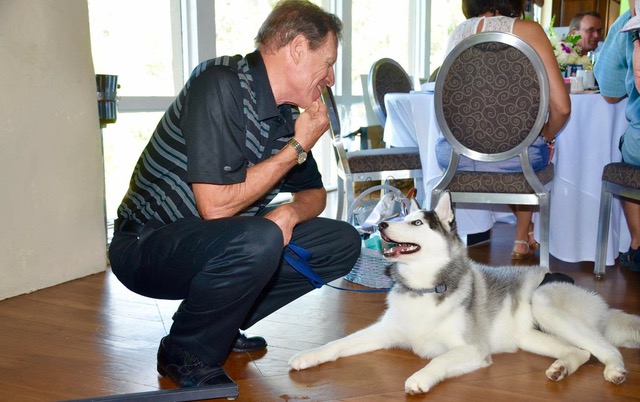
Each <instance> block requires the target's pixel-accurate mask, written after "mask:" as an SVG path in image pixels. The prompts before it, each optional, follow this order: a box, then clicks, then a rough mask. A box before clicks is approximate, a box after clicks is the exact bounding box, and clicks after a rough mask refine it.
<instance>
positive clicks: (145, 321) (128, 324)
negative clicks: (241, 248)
mask: <svg viewBox="0 0 640 402" xmlns="http://www.w3.org/2000/svg"><path fill="white" fill-rule="evenodd" d="M512 238H513V226H511V225H506V224H496V227H495V228H494V230H493V231H492V239H491V241H490V242H488V243H483V244H480V245H476V246H473V247H470V248H469V253H470V255H471V257H472V258H474V259H475V260H477V261H480V262H483V263H491V264H494V265H502V264H509V263H511V261H510V258H509V255H510V254H509V253H510V248H511V244H512ZM535 262H536V261H535V260H533V261H528V262H526V263H527V264H531V263H535ZM551 264H552V269H553V270H554V271H560V272H565V273H567V274H569V275H571V276H572V277H573V278H574V279H575V280H576V282H577V283H578V284H580V285H582V286H585V287H587V288H589V289H593V290H595V291H597V292H598V293H600V294H601V295H602V296H603V297H604V298H605V300H607V302H609V303H610V305H611V306H612V307H615V308H620V309H624V310H626V311H628V312H631V313H635V314H640V292H639V291H638V289H640V274H639V273H633V272H629V271H627V270H625V269H623V268H619V267H617V266H614V267H608V268H607V274H606V276H605V279H604V280H600V281H598V280H596V279H595V278H594V276H593V274H592V270H593V263H588V262H586V263H577V264H569V263H563V262H561V261H558V260H556V259H554V258H552V261H551ZM335 284H336V285H339V286H345V287H354V288H358V286H357V285H354V284H351V283H348V282H346V281H344V280H338V281H336V282H335ZM177 306H178V301H165V300H153V299H148V298H145V297H142V296H139V295H136V294H134V293H132V292H130V291H129V290H127V289H126V288H125V287H124V286H122V285H121V284H120V283H119V282H118V280H117V279H116V278H115V277H114V275H113V274H112V273H111V272H110V271H106V272H103V273H99V274H95V275H91V276H88V277H86V278H82V279H78V280H75V281H71V282H68V283H64V284H61V285H58V286H54V287H51V288H48V289H43V290H40V291H37V292H33V293H31V294H26V295H22V296H18V297H14V298H11V299H7V300H4V301H0V334H2V336H0V352H1V353H0V400H3V401H4V400H7V401H55V400H67V399H78V398H89V397H97V396H102V395H109V394H123V393H128V392H145V391H152V390H158V389H172V388H174V387H175V386H174V385H173V384H172V383H171V382H170V381H168V380H166V379H163V378H161V377H159V376H158V374H157V373H156V368H155V359H156V352H157V346H158V341H159V339H160V338H161V337H162V336H164V335H165V334H166V333H167V332H168V330H169V327H170V325H171V316H172V315H173V312H174V311H175V309H176V308H177ZM384 308H385V295H384V294H380V293H353V292H342V291H338V290H335V289H331V288H327V287H324V288H322V289H318V290H315V291H313V292H311V293H309V294H307V295H305V296H303V297H302V298H300V299H298V300H296V301H294V302H293V303H291V304H290V305H288V306H285V307H284V308H282V309H281V310H279V311H277V312H276V313H274V314H272V315H271V316H269V317H267V318H266V319H264V320H263V321H261V322H259V323H257V324H256V325H254V326H253V327H252V328H250V329H249V330H248V331H247V332H248V334H249V335H262V336H264V337H265V338H267V340H268V342H269V347H268V350H267V351H265V352H260V353H234V354H231V355H230V357H229V358H228V360H227V362H226V363H225V369H226V370H227V372H228V373H229V375H230V376H231V377H232V378H234V380H236V381H237V383H238V385H239V388H240V395H239V398H238V400H239V401H332V400H336V401H337V400H340V401H365V400H366V401H396V400H409V401H412V400H423V399H427V398H435V400H437V401H454V402H458V401H492V402H493V401H507V400H508V401H515V400H517V401H542V400H549V399H552V400H572V401H573V400H580V401H605V400H607V401H609V400H616V401H626V400H629V401H630V400H640V351H639V350H637V349H621V351H622V355H623V357H624V358H625V362H626V364H627V369H628V371H629V375H628V378H627V382H626V383H624V384H622V385H619V386H615V385H613V384H610V383H608V382H606V381H605V380H604V378H603V375H602V372H603V369H604V366H603V365H602V364H600V363H599V362H598V361H596V360H595V359H592V360H590V361H589V362H588V363H587V364H585V365H584V366H583V367H581V368H580V369H579V370H578V371H577V372H576V373H575V374H573V375H572V376H570V377H568V378H567V379H565V380H564V381H561V382H558V383H554V382H551V381H549V380H547V379H546V377H545V375H544V371H545V370H546V369H547V368H548V366H549V365H550V364H551V362H552V361H551V359H549V358H546V357H541V356H536V355H532V354H530V353H526V352H517V353H512V354H501V355H496V356H494V358H493V364H492V365H491V366H490V367H487V368H485V369H482V370H478V371H476V372H474V373H470V374H467V375H463V376H460V377H458V378H454V379H450V380H448V381H445V382H444V383H442V384H439V385H437V386H435V387H434V388H433V389H432V390H431V392H430V393H429V394H428V395H423V396H407V395H405V393H404V381H405V379H406V378H407V377H409V376H410V375H411V374H412V373H413V372H415V371H417V370H419V369H420V368H421V367H424V365H425V364H427V363H428V361H427V360H425V359H421V358H419V357H417V356H415V355H414V354H412V353H410V352H408V351H403V350H383V351H376V352H372V353H369V354H365V355H360V356H352V357H348V358H343V359H340V360H338V361H336V362H332V363H327V364H324V365H321V366H319V367H316V368H312V369H309V370H304V371H301V372H289V370H288V367H287V361H288V360H289V358H290V357H291V356H292V355H293V354H294V353H296V352H297V351H300V350H304V349H306V348H309V347H314V346H317V345H320V344H323V343H326V342H329V341H331V340H334V339H336V338H339V337H342V336H345V335H347V334H349V333H352V332H354V331H356V330H358V329H360V328H363V327H365V326H367V325H369V324H371V323H372V322H374V321H375V320H376V319H377V317H379V315H380V314H381V313H382V312H383V311H384Z"/></svg>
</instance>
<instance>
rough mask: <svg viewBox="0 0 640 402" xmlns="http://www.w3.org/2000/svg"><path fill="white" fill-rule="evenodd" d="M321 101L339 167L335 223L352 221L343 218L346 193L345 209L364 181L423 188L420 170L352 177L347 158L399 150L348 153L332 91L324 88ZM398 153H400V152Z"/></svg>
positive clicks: (352, 200) (363, 173)
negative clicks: (407, 181) (405, 181)
mask: <svg viewBox="0 0 640 402" xmlns="http://www.w3.org/2000/svg"><path fill="white" fill-rule="evenodd" d="M322 100H323V102H324V104H325V105H326V106H327V112H328V114H329V121H330V128H329V131H330V134H331V142H332V144H333V147H334V151H335V156H336V159H337V163H338V169H337V170H338V189H337V191H338V209H337V214H336V217H337V219H341V220H346V221H350V219H351V217H349V216H344V213H345V212H346V210H345V208H344V202H345V193H346V201H347V208H349V207H350V206H351V204H353V202H354V201H355V191H354V188H353V186H354V184H355V183H360V182H366V181H381V182H384V181H386V180H387V179H389V178H393V179H398V180H400V179H412V180H413V181H414V185H415V186H416V188H419V187H418V186H422V169H408V170H385V169H380V170H374V171H370V172H358V173H352V172H351V168H350V166H349V158H350V157H356V156H360V155H380V156H383V155H385V154H388V153H393V152H397V151H398V150H399V148H376V149H367V150H362V151H354V152H347V151H346V150H345V146H344V140H343V139H342V137H341V128H340V118H339V117H338V112H337V106H336V101H335V98H334V96H333V92H332V91H331V88H329V87H325V89H324V90H323V91H322ZM400 150H401V149H400ZM415 152H417V149H415Z"/></svg>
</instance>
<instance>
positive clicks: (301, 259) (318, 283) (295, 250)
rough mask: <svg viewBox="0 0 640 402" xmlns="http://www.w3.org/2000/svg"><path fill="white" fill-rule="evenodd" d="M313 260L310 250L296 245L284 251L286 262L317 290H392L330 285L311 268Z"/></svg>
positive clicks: (372, 291) (380, 291)
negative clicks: (328, 288) (323, 288)
mask: <svg viewBox="0 0 640 402" xmlns="http://www.w3.org/2000/svg"><path fill="white" fill-rule="evenodd" d="M310 259H311V253H310V252H309V250H307V249H305V248H303V247H300V246H298V245H297V244H294V243H289V244H287V247H285V250H284V260H285V261H286V262H288V263H289V265H291V266H292V267H293V268H294V269H295V270H296V271H298V272H300V273H301V274H302V275H304V276H305V277H306V278H307V279H308V280H309V282H311V284H312V285H313V286H315V287H316V288H321V287H322V286H323V285H327V286H329V287H330V288H334V289H338V290H345V291H347V292H363V293H382V292H388V291H389V290H391V288H385V289H347V288H341V287H338V286H333V285H329V284H328V283H327V282H325V281H324V280H323V279H322V278H320V276H319V275H318V274H317V273H316V272H315V271H314V270H313V269H311V267H310V266H309V260H310Z"/></svg>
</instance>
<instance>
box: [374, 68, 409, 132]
mask: <svg viewBox="0 0 640 402" xmlns="http://www.w3.org/2000/svg"><path fill="white" fill-rule="evenodd" d="M385 67H392V68H395V69H396V70H397V71H396V72H397V74H398V77H397V78H399V80H400V81H399V82H401V83H404V84H406V86H405V85H403V88H390V90H389V91H387V92H385V93H382V94H381V93H378V90H377V87H378V85H379V75H380V69H381V68H385ZM407 88H408V89H409V90H406V89H407ZM412 88H413V82H412V81H411V78H410V77H409V74H407V72H406V71H405V70H404V68H402V66H401V65H400V63H398V62H397V61H395V60H393V59H389V58H383V59H380V60H378V61H376V62H375V63H373V65H372V66H371V69H370V70H369V78H368V81H367V91H368V93H369V100H370V102H371V107H372V109H373V112H374V113H375V115H376V117H377V118H378V121H379V122H380V125H381V126H383V127H384V124H385V122H386V121H387V111H386V108H385V107H384V95H386V94H387V93H391V92H406V93H408V92H410V91H411V89H412Z"/></svg>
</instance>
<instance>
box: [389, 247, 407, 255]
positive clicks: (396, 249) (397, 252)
mask: <svg viewBox="0 0 640 402" xmlns="http://www.w3.org/2000/svg"><path fill="white" fill-rule="evenodd" d="M407 248H408V247H407V246H394V247H391V248H390V249H388V250H385V252H384V256H385V257H397V256H399V255H400V254H402V252H403V251H405V250H407Z"/></svg>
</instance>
